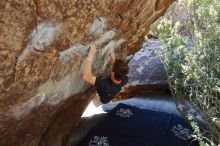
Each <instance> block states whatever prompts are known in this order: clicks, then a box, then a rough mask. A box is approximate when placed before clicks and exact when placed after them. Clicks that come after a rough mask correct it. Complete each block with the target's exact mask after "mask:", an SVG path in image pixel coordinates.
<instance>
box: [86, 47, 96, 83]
mask: <svg viewBox="0 0 220 146" xmlns="http://www.w3.org/2000/svg"><path fill="white" fill-rule="evenodd" d="M95 54H96V47H95V46H93V45H91V46H90V49H89V54H88V57H87V59H86V63H85V66H84V69H83V80H85V81H86V82H87V83H89V84H91V85H94V84H95V80H96V77H95V76H94V75H93V74H92V62H93V59H94V56H95Z"/></svg>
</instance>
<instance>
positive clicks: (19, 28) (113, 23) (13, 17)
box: [0, 0, 174, 146]
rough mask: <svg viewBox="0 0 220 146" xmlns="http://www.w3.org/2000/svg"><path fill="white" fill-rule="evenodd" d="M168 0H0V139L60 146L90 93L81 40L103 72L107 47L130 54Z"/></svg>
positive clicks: (5, 145) (10, 145) (5, 144)
mask: <svg viewBox="0 0 220 146" xmlns="http://www.w3.org/2000/svg"><path fill="white" fill-rule="evenodd" d="M173 1H174V0H147V1H146V0H138V1H135V0H115V1H110V0H105V1H103V0H102V1H101V0H100V1H93V0H71V1H67V0H53V1H47V0H10V1H8V0H1V1H0V16H1V17H0V145H2V146H15V145H16V146H37V145H40V146H51V145H53V146H61V145H65V143H66V141H67V139H68V137H69V134H70V131H71V130H74V128H75V127H76V126H77V124H78V121H79V119H80V117H81V114H82V112H83V110H84V109H85V107H86V105H87V104H88V102H89V101H90V100H91V98H92V96H93V93H94V89H93V88H90V87H89V86H88V85H87V84H86V83H85V82H84V81H83V80H82V79H81V73H82V68H83V64H84V60H85V57H86V55H87V51H88V47H87V45H89V44H95V45H97V46H98V47H99V48H100V49H99V51H98V52H97V55H96V59H95V61H94V66H93V70H94V73H95V74H96V75H100V74H104V73H106V72H107V69H106V66H107V65H108V61H109V52H110V51H111V50H112V49H114V50H115V52H116V56H117V57H119V56H120V58H122V59H126V57H127V56H128V55H130V54H133V53H134V52H136V51H137V50H138V49H139V48H140V45H141V43H142V41H143V38H144V36H145V35H146V34H147V32H148V30H149V27H150V25H151V24H152V23H153V22H154V21H155V20H157V19H158V18H159V17H160V16H162V15H163V14H164V13H165V12H166V10H167V8H168V7H169V6H170V5H171V4H172V2H173Z"/></svg>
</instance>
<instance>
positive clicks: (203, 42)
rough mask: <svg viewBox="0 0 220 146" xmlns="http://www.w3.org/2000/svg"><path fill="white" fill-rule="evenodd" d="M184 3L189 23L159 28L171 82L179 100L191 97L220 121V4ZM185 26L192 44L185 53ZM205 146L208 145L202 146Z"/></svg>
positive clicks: (186, 0)
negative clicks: (182, 32)
mask: <svg viewBox="0 0 220 146" xmlns="http://www.w3.org/2000/svg"><path fill="white" fill-rule="evenodd" d="M180 3H181V4H182V5H183V6H184V7H185V9H186V16H187V21H184V22H181V23H180V22H178V23H176V24H173V23H172V21H171V20H168V19H164V20H162V21H161V22H160V24H159V25H158V31H159V33H160V39H161V41H162V43H163V45H164V52H163V56H162V58H163V62H164V65H165V68H166V70H167V74H168V80H169V83H170V86H171V87H172V88H173V89H174V93H175V95H176V96H177V97H179V96H178V95H184V96H186V97H189V98H190V100H191V101H192V102H194V103H196V104H197V105H198V106H199V107H200V108H202V109H203V110H204V111H205V112H206V113H207V114H208V115H209V116H210V118H215V119H217V120H216V121H219V119H220V1H219V0H199V1H198V0H180ZM182 26H184V28H185V32H187V35H188V37H189V38H190V40H191V42H192V47H191V49H190V50H186V49H185V48H186V44H187V40H186V39H185V38H184V37H182V36H181V34H180V29H181V28H182ZM192 124H194V128H195V129H197V128H196V125H195V123H192ZM195 131H196V130H195ZM198 135H199V131H198V130H197V136H198ZM200 136H201V135H199V136H198V138H200ZM201 145H204V146H206V145H207V144H206V143H202V142H201Z"/></svg>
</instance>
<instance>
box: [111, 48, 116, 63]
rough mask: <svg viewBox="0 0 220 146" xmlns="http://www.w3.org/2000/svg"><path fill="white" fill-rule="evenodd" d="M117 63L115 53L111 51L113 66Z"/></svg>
mask: <svg viewBox="0 0 220 146" xmlns="http://www.w3.org/2000/svg"><path fill="white" fill-rule="evenodd" d="M114 62H115V52H114V51H113V50H112V51H111V64H112V65H113V64H114Z"/></svg>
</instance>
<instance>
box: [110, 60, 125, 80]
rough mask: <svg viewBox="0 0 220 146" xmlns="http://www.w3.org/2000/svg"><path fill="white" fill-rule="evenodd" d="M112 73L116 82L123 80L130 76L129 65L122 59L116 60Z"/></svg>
mask: <svg viewBox="0 0 220 146" xmlns="http://www.w3.org/2000/svg"><path fill="white" fill-rule="evenodd" d="M112 71H113V72H114V73H115V79H116V80H122V79H123V78H124V77H126V75H127V74H128V64H127V63H125V62H124V61H123V60H121V59H116V60H115V62H114V64H113V69H112Z"/></svg>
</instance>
